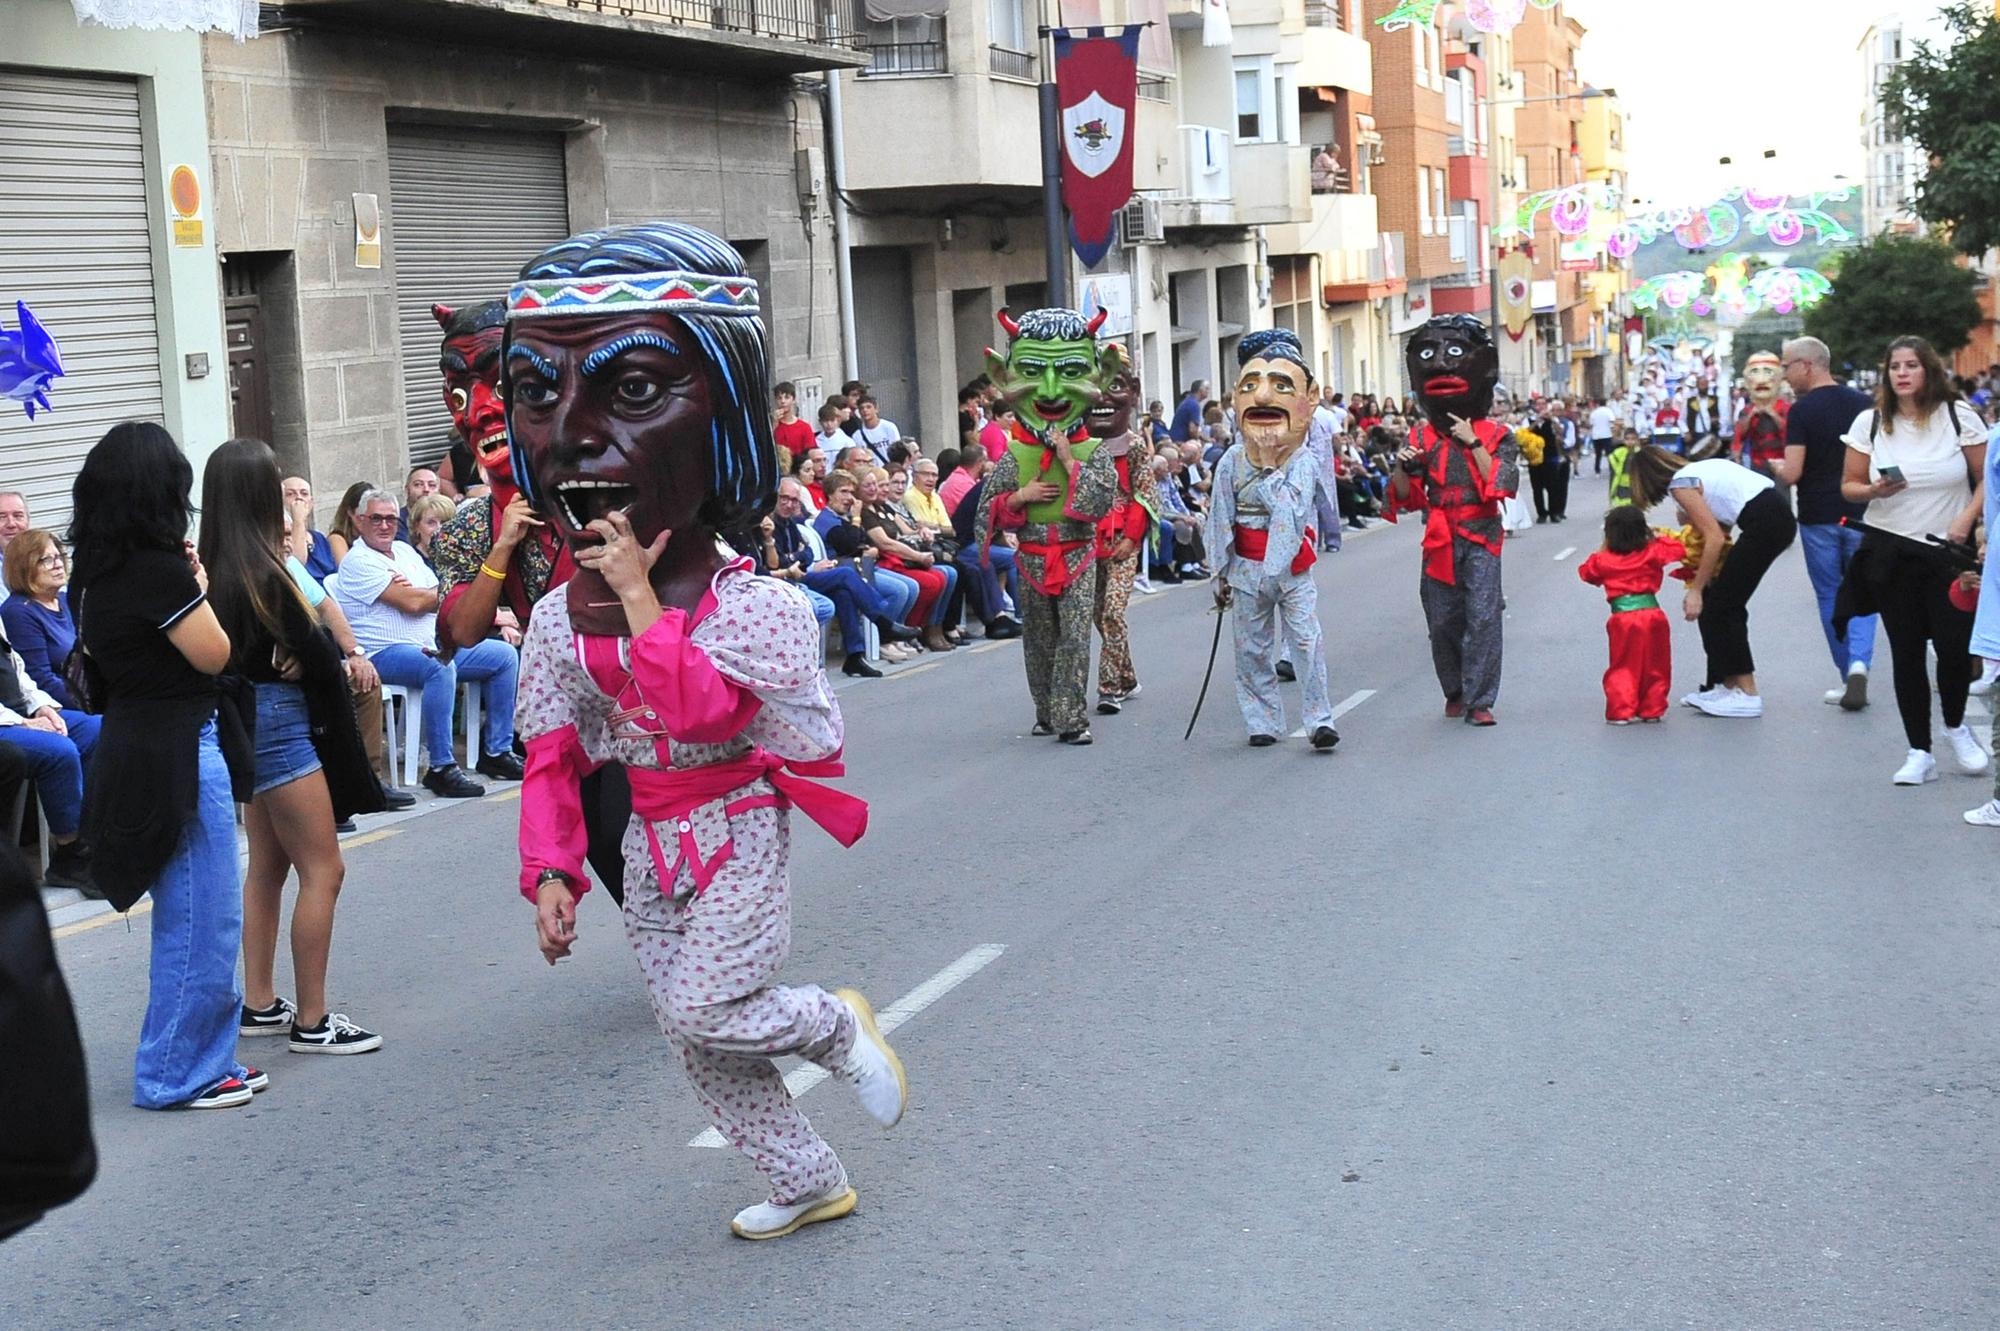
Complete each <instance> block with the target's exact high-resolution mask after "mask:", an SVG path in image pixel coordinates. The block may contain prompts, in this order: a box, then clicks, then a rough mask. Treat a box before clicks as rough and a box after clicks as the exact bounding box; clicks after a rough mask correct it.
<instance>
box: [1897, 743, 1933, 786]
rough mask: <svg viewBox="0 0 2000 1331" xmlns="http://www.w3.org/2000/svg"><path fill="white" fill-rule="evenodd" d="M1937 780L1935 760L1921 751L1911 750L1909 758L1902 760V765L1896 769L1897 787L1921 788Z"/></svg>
mask: <svg viewBox="0 0 2000 1331" xmlns="http://www.w3.org/2000/svg"><path fill="white" fill-rule="evenodd" d="M1935 780H1937V759H1935V758H1933V757H1931V756H1930V755H1929V754H1928V753H1925V752H1924V751H1923V750H1922V749H1911V750H1910V756H1909V757H1907V758H1905V759H1903V765H1902V766H1901V767H1898V768H1897V769H1896V777H1895V781H1896V784H1897V785H1899V786H1921V785H1922V784H1924V782H1926V781H1935Z"/></svg>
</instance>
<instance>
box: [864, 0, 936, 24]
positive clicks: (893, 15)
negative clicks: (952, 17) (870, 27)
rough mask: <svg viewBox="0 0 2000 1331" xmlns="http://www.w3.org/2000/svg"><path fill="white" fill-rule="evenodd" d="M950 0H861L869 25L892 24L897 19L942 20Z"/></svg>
mask: <svg viewBox="0 0 2000 1331" xmlns="http://www.w3.org/2000/svg"><path fill="white" fill-rule="evenodd" d="M950 9H951V0H861V12H862V13H863V14H866V15H867V16H868V21H869V22H870V23H894V22H895V21H896V20H897V19H899V18H943V17H944V16H945V14H946V13H947V12H948V11H949V10H950Z"/></svg>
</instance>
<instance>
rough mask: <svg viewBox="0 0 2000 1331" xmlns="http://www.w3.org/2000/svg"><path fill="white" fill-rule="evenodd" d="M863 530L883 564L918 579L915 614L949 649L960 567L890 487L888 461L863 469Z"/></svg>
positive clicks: (934, 645)
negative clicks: (948, 622) (949, 618)
mask: <svg viewBox="0 0 2000 1331" xmlns="http://www.w3.org/2000/svg"><path fill="white" fill-rule="evenodd" d="M860 482H861V506H862V507H861V530H862V531H863V532H864V533H866V534H867V536H868V540H869V541H870V542H871V543H872V544H873V545H874V547H875V550H876V552H877V554H878V555H879V556H880V557H881V561H882V566H883V567H884V568H887V569H890V570H892V571H894V572H897V573H901V574H902V575H903V576H904V577H907V578H912V579H914V580H915V581H916V584H917V604H916V609H915V612H914V613H915V616H916V619H917V621H918V622H919V623H921V625H922V627H923V635H924V636H923V639H922V641H923V644H924V646H925V647H926V648H928V649H930V650H931V651H934V652H948V651H950V650H951V649H952V646H953V643H952V640H951V639H950V638H949V637H947V636H946V633H945V612H946V610H947V608H948V607H949V605H950V603H951V599H952V591H953V590H954V589H955V588H956V587H957V585H958V570H957V569H956V568H954V567H953V566H952V564H951V562H950V561H949V560H947V559H942V558H940V557H939V552H938V551H937V550H936V549H935V548H934V544H935V543H934V542H933V541H932V540H931V539H930V538H929V537H928V536H926V535H924V533H923V532H922V531H921V530H919V528H918V527H917V524H916V523H915V522H914V521H913V520H911V519H910V518H909V517H908V516H907V514H906V513H905V512H903V511H902V510H901V505H900V504H897V503H896V502H895V497H894V496H892V495H891V494H890V493H889V473H888V471H887V470H886V469H884V468H882V467H871V468H868V469H867V470H866V471H864V472H863V473H862V474H861V477H860Z"/></svg>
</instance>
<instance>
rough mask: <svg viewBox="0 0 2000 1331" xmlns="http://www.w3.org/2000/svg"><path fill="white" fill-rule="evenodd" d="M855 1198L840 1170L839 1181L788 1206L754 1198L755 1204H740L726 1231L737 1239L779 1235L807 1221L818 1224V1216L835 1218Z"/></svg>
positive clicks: (845, 1211)
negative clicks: (742, 1206)
mask: <svg viewBox="0 0 2000 1331" xmlns="http://www.w3.org/2000/svg"><path fill="white" fill-rule="evenodd" d="M859 1200H860V1198H859V1197H857V1196H856V1195H855V1192H854V1189H852V1188H850V1187H848V1186H847V1176H846V1175H845V1174H842V1175H841V1176H840V1182H838V1183H836V1184H834V1185H833V1186H832V1187H830V1188H828V1189H827V1190H826V1191H825V1192H820V1193H815V1194H814V1195H812V1196H811V1197H807V1198H805V1199H803V1200H802V1201H797V1202H793V1203H792V1204H791V1205H790V1206H780V1205H778V1204H777V1203H776V1202H758V1203H757V1204H756V1205H755V1206H746V1207H744V1208H743V1209H742V1210H740V1211H738V1212H737V1213H736V1218H735V1219H734V1220H731V1221H730V1222H729V1232H730V1233H732V1234H734V1235H735V1236H736V1237H737V1238H739V1239H781V1238H783V1237H785V1235H787V1234H790V1233H792V1232H793V1231H795V1230H799V1229H803V1228H805V1227H806V1226H807V1225H813V1224H818V1223H819V1222H820V1221H822V1220H838V1219H840V1217H842V1216H844V1215H846V1214H847V1213H848V1212H850V1211H852V1210H853V1209H854V1205H855V1203H856V1202H858V1201H859Z"/></svg>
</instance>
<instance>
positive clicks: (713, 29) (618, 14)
mask: <svg viewBox="0 0 2000 1331" xmlns="http://www.w3.org/2000/svg"><path fill="white" fill-rule="evenodd" d="M264 10H265V18H264V20H263V22H264V26H265V27H266V28H267V29H270V28H273V27H279V26H307V25H310V26H319V27H327V28H342V29H351V30H359V31H363V32H370V33H385V34H400V35H405V36H418V37H425V38H430V39H434V40H438V41H462V40H464V38H465V37H466V34H467V33H477V34H478V37H479V40H480V41H482V42H484V43H488V44H491V45H497V46H508V47H516V48H523V49H529V50H533V51H535V52H537V53H540V54H547V55H555V56H576V57H584V58H592V57H594V58H597V59H604V58H607V57H611V56H616V57H618V58H620V59H626V60H635V61H638V62H640V63H660V64H668V63H673V62H676V61H678V62H685V63H686V64H687V66H688V67H689V68H709V69H716V70H726V71H728V72H731V73H743V72H755V73H765V74H785V73H803V72H806V71H809V70H823V69H852V68H857V67H859V66H861V65H863V64H865V63H866V60H867V57H866V55H865V54H864V52H863V49H862V39H861V33H860V31H859V27H858V25H857V24H856V23H855V21H854V13H853V10H852V8H851V7H850V6H849V5H848V4H847V3H845V0H285V3H283V4H266V5H265V6H264Z"/></svg>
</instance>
